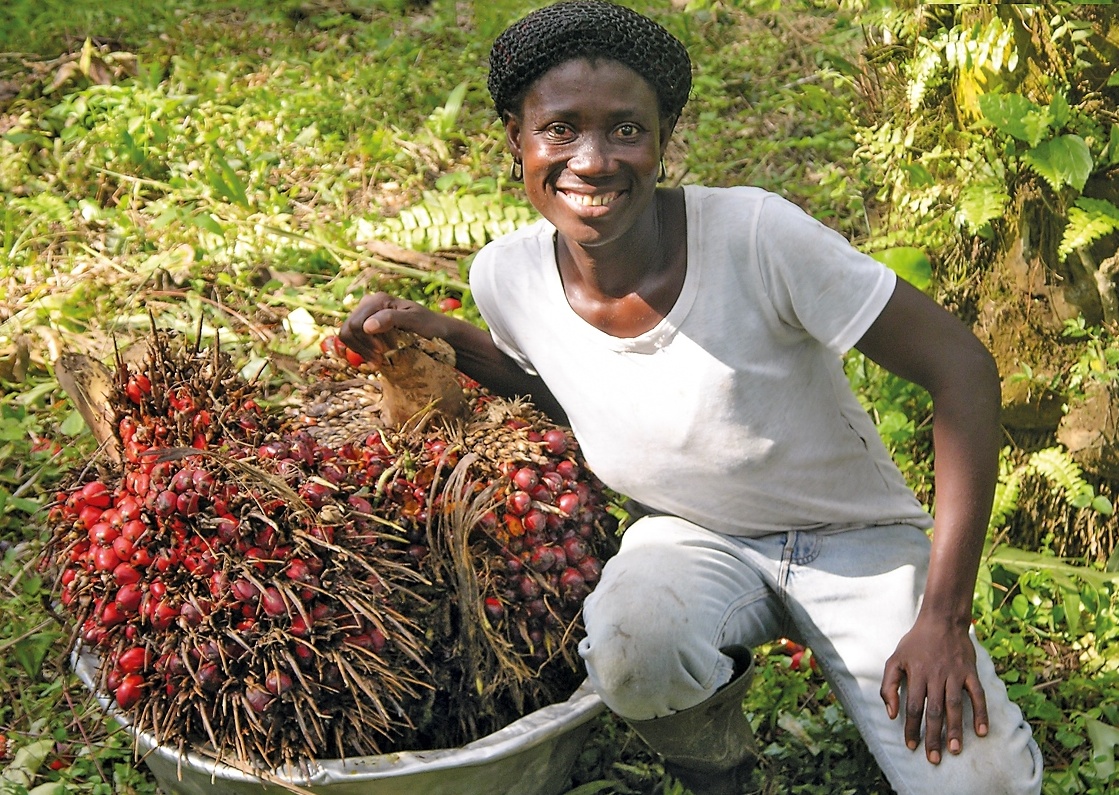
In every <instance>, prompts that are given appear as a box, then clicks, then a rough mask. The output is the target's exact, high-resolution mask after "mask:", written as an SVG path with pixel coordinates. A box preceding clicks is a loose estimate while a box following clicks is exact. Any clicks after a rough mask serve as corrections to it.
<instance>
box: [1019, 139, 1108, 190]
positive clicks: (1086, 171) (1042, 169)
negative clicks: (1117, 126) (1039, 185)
mask: <svg viewBox="0 0 1119 795" xmlns="http://www.w3.org/2000/svg"><path fill="white" fill-rule="evenodd" d="M1022 160H1024V161H1025V162H1026V164H1027V165H1028V166H1029V167H1030V168H1032V169H1033V170H1034V171H1036V172H1037V173H1038V174H1039V175H1040V176H1041V177H1042V179H1044V180H1045V181H1046V182H1048V183H1049V187H1051V188H1052V189H1053V190H1055V191H1059V190H1060V189H1061V188H1063V187H1064V186H1065V185H1071V186H1072V187H1073V188H1075V189H1076V190H1077V191H1082V190H1084V185H1085V183H1087V182H1088V177H1089V175H1091V173H1092V165H1093V164H1092V152H1091V150H1089V149H1088V144H1087V143H1086V142H1085V141H1084V139H1083V138H1081V137H1080V136H1079V135H1062V136H1060V137H1059V138H1053V139H1052V140H1049V141H1044V142H1042V143H1040V144H1038V145H1037V146H1035V147H1034V148H1033V149H1031V150H1030V151H1028V152H1026V153H1025V154H1024V155H1022Z"/></svg>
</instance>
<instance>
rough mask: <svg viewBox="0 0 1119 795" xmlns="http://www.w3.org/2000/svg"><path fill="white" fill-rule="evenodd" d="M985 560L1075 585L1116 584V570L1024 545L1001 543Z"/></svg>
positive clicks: (1067, 584)
mask: <svg viewBox="0 0 1119 795" xmlns="http://www.w3.org/2000/svg"><path fill="white" fill-rule="evenodd" d="M986 560H987V562H988V563H997V564H999V565H1000V566H1002V567H1004V568H1006V569H1008V570H1009V571H1012V572H1015V573H1018V574H1021V573H1023V572H1026V571H1034V570H1036V571H1045V572H1048V573H1049V575H1050V576H1051V577H1052V578H1053V581H1054V582H1055V583H1057V584H1058V585H1061V586H1065V587H1068V588H1078V587H1079V583H1080V582H1086V583H1088V584H1089V585H1092V586H1093V587H1096V588H1104V587H1108V585H1109V584H1112V583H1113V584H1119V572H1110V571H1099V570H1097V569H1093V568H1090V567H1088V566H1076V565H1073V564H1071V563H1069V562H1068V561H1065V560H1062V559H1060V558H1054V557H1051V556H1048V555H1042V554H1041V553H1039V552H1030V551H1027V550H1024V549H1016V548H1014V547H1006V546H1002V547H999V548H998V549H996V550H994V551H993V552H991V553H990V554H989V555H988V557H987V558H986Z"/></svg>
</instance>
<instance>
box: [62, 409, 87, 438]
mask: <svg viewBox="0 0 1119 795" xmlns="http://www.w3.org/2000/svg"><path fill="white" fill-rule="evenodd" d="M58 430H59V431H61V432H62V435H63V436H77V435H78V434H79V433H81V432H82V431H83V430H85V420H83V419H82V415H81V414H79V413H78V412H77V411H76V410H75V411H71V412H70V413H69V414H67V415H66V419H64V420H63V421H62V424H61V425H60V426H58Z"/></svg>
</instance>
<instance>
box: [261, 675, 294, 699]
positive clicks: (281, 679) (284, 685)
mask: <svg viewBox="0 0 1119 795" xmlns="http://www.w3.org/2000/svg"><path fill="white" fill-rule="evenodd" d="M291 685H292V681H291V677H290V676H288V675H287V674H285V673H284V672H283V671H269V672H268V676H266V677H264V687H265V688H266V689H267V690H268V692H269V693H272V694H273V695H277V696H282V695H283V694H284V693H286V692H288V691H289V690H291Z"/></svg>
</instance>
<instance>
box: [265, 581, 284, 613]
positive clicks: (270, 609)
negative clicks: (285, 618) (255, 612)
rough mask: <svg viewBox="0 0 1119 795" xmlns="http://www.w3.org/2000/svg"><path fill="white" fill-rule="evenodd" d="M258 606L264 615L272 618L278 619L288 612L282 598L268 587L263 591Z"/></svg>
mask: <svg viewBox="0 0 1119 795" xmlns="http://www.w3.org/2000/svg"><path fill="white" fill-rule="evenodd" d="M260 606H261V608H262V609H263V610H264V612H265V613H266V614H268V615H269V616H271V617H272V618H278V617H280V616H282V615H285V614H286V613H287V611H288V607H287V604H286V603H285V602H284V597H283V596H281V595H280V591H279V590H278V589H277V588H274V587H272V586H269V587H267V588H265V589H264V593H263V594H261V597H260Z"/></svg>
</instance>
